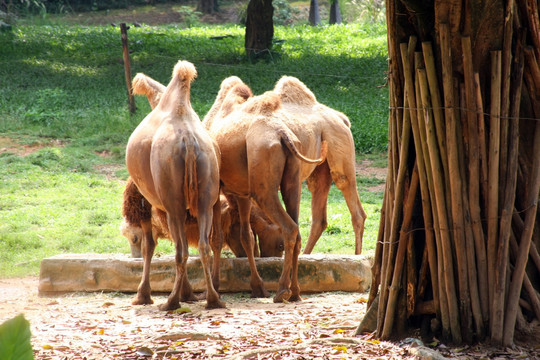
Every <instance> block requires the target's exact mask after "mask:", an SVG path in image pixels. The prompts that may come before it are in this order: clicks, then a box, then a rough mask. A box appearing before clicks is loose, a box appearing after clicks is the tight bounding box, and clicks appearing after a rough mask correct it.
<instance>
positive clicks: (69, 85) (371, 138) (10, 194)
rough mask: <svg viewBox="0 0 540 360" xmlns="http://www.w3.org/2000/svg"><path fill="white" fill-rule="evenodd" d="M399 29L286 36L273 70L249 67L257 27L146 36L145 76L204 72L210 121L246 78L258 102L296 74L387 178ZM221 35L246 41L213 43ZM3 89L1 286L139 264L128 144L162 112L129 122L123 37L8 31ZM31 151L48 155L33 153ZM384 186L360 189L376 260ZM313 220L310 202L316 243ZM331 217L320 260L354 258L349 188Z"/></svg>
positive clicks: (137, 47)
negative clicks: (54, 267) (99, 258)
mask: <svg viewBox="0 0 540 360" xmlns="http://www.w3.org/2000/svg"><path fill="white" fill-rule="evenodd" d="M385 31H386V29H385V27H384V26H382V25H360V24H350V25H346V26H334V27H320V28H311V27H308V26H292V27H279V26H277V27H276V29H275V37H276V38H279V39H284V40H285V42H284V43H283V45H281V47H280V48H279V49H275V50H276V52H275V53H273V55H272V56H273V57H272V59H271V60H268V61H260V62H257V63H249V62H248V61H246V60H245V57H244V50H243V34H244V29H243V28H241V27H239V26H236V25H216V26H211V27H209V26H199V27H192V28H189V29H182V28H181V27H179V26H172V25H168V26H159V27H158V26H154V27H150V26H143V27H141V28H134V27H133V28H131V29H130V30H129V41H130V49H131V50H132V53H131V64H132V74H133V75H135V73H137V72H144V73H146V74H147V75H150V76H152V77H154V78H155V79H156V80H159V81H161V82H163V83H167V82H168V80H169V79H170V74H171V71H172V68H173V66H174V64H175V63H176V62H177V61H178V60H179V59H186V60H189V61H191V62H193V63H194V64H195V66H196V67H197V70H198V73H199V76H198V78H197V80H196V81H195V83H194V84H193V88H192V102H193V107H194V109H195V110H196V111H197V113H198V114H199V115H200V116H201V118H202V117H203V116H204V114H205V113H206V112H207V111H208V109H209V108H210V106H211V105H212V103H213V101H214V98H215V96H216V94H217V91H218V88H219V84H220V82H221V81H222V80H223V79H224V78H225V77H227V76H230V75H238V76H240V77H241V78H242V79H243V80H244V81H245V82H246V83H247V84H248V85H250V86H251V87H252V89H253V91H254V92H255V93H262V92H264V91H266V90H269V89H271V88H272V87H273V85H274V84H275V82H276V81H277V80H278V79H279V78H280V77H281V76H282V75H292V76H296V77H298V78H300V79H301V80H302V81H303V82H305V83H306V85H307V86H308V87H309V88H310V89H311V90H312V91H313V92H314V93H315V95H316V96H317V97H318V100H319V101H320V102H322V103H325V104H327V105H329V106H331V107H333V108H335V109H337V110H340V111H343V112H344V113H346V114H347V115H348V116H349V117H350V119H351V122H352V132H353V135H354V138H355V145H356V149H357V151H358V153H362V154H372V155H370V156H371V157H373V158H375V159H378V160H374V163H378V164H377V166H379V165H380V166H381V167H384V166H385V165H384V162H385V155H384V151H385V149H386V143H387V129H386V124H387V117H388V111H387V108H388V95H387V89H386V88H384V87H381V85H383V84H384V82H385V70H386V57H387V54H386V32H385ZM218 35H232V36H231V37H228V38H225V39H223V40H211V39H210V37H212V36H218ZM0 85H1V86H0V149H2V148H5V149H4V150H1V151H0V219H2V220H1V221H0V254H1V255H0V276H23V275H28V274H37V273H38V272H39V263H40V261H41V259H43V258H44V257H48V256H51V255H54V254H58V253H65V252H76V253H82V252H98V253H108V252H123V253H127V252H128V246H127V244H126V241H125V239H124V238H123V237H121V236H120V234H119V231H118V226H119V224H120V221H121V211H120V207H121V201H122V190H123V180H125V178H126V177H127V171H126V170H125V166H124V165H123V164H124V155H125V145H126V142H127V139H128V138H129V135H130V134H131V132H132V131H133V129H134V128H135V127H136V126H137V124H138V123H139V122H140V121H141V120H142V119H143V118H144V116H145V115H146V114H147V113H148V112H149V110H150V107H149V105H148V103H147V101H146V99H144V98H137V99H136V104H137V108H138V111H137V113H136V114H135V115H133V116H130V115H129V113H128V109H127V99H126V90H125V78H124V69H123V64H122V49H121V42H120V33H119V29H118V28H113V27H111V26H90V25H85V26H81V25H58V24H54V23H50V24H48V23H44V24H40V25H31V24H28V25H23V26H16V27H15V28H14V30H13V31H12V32H4V33H1V32H0ZM3 139H4V140H5V139H8V140H9V141H8V145H3V144H2V140H3ZM14 144H17V145H14ZM23 146H27V147H28V146H29V147H30V148H33V149H34V150H35V151H33V152H31V153H30V154H27V153H26V152H25V153H22V152H20V151H19V150H18V149H20V148H23ZM103 169H109V171H107V172H106V173H105V172H104V170H103ZM111 169H112V170H111ZM378 182H380V180H376V179H364V178H359V189H360V196H361V199H362V201H363V204H364V208H365V210H366V211H367V212H368V217H369V218H368V222H367V225H366V233H365V238H364V249H366V250H368V251H369V250H370V249H373V248H374V245H375V238H376V236H377V229H378V220H379V211H380V205H381V202H382V193H381V192H376V193H374V192H373V191H368V190H367V189H368V187H371V186H374V185H377V183H378ZM309 209H310V205H309V192H307V191H305V194H304V196H303V200H302V206H301V211H302V212H301V217H300V222H301V224H300V226H301V232H302V237H303V239H304V240H305V239H307V234H308V232H309V225H310V216H311V215H310V211H309ZM328 214H329V219H328V220H329V226H328V229H327V231H326V232H325V233H324V234H323V237H322V238H321V240H319V243H318V244H317V246H316V248H315V252H323V253H353V252H354V233H353V231H352V228H351V225H350V215H349V212H348V209H347V207H346V204H345V202H344V201H343V198H342V196H341V194H340V192H339V191H338V190H337V189H335V187H333V188H332V191H331V194H330V200H329V209H328ZM170 251H171V246H170V244H168V243H167V242H164V241H163V242H161V243H160V245H159V248H158V253H159V252H170Z"/></svg>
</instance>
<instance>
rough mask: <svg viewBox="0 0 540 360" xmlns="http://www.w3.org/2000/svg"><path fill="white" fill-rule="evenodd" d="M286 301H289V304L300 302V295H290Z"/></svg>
mask: <svg viewBox="0 0 540 360" xmlns="http://www.w3.org/2000/svg"><path fill="white" fill-rule="evenodd" d="M287 301H289V302H298V301H302V297H301V296H300V295H291V297H290V298H289V300H287Z"/></svg>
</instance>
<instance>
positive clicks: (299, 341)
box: [293, 339, 304, 344]
mask: <svg viewBox="0 0 540 360" xmlns="http://www.w3.org/2000/svg"><path fill="white" fill-rule="evenodd" d="M293 342H294V343H295V344H300V343H302V342H304V341H303V340H302V339H294V340H293Z"/></svg>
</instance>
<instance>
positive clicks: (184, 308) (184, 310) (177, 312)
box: [174, 307, 191, 314]
mask: <svg viewBox="0 0 540 360" xmlns="http://www.w3.org/2000/svg"><path fill="white" fill-rule="evenodd" d="M174 312H175V313H176V314H185V313H190V312H191V309H190V308H187V307H181V308H178V309H176V310H174Z"/></svg>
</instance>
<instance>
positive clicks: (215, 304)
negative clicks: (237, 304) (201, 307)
mask: <svg viewBox="0 0 540 360" xmlns="http://www.w3.org/2000/svg"><path fill="white" fill-rule="evenodd" d="M226 308H227V306H226V305H225V303H224V302H223V301H221V300H216V301H207V302H206V306H205V309H208V310H211V309H226Z"/></svg>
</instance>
